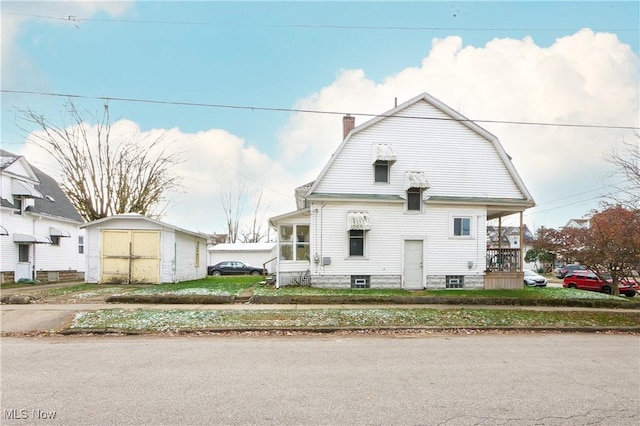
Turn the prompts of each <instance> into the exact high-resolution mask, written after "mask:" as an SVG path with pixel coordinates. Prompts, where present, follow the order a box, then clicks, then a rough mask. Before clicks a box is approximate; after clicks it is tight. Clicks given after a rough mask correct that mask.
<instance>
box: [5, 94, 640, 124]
mask: <svg viewBox="0 0 640 426" xmlns="http://www.w3.org/2000/svg"><path fill="white" fill-rule="evenodd" d="M1 92H2V93H15V94H23V95H39V96H54V97H64V98H73V99H93V100H101V101H106V102H110V101H115V102H133V103H147V104H158V105H178V106H191V107H202V108H223V109H238V110H248V111H272V112H297V113H304V114H325V115H340V116H344V115H348V114H349V115H354V116H360V117H395V118H405V119H415V120H433V121H457V122H467V123H491V124H515V125H522V126H545V127H573V128H590V129H618V130H639V129H640V127H638V126H612V125H603V124H572V123H544V122H535V121H508V120H471V119H466V118H464V119H457V118H444V117H421V116H411V115H387V114H371V113H364V112H355V113H354V112H344V111H321V110H313V109H300V108H276V107H259V106H251V105H229V104H212V103H201V102H186V101H166V100H159V99H141V98H123V97H110V96H87V95H77V94H70V93H51V92H34V91H29V90H7V89H2V90H1Z"/></svg>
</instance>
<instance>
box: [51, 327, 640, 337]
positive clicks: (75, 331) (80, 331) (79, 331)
mask: <svg viewBox="0 0 640 426" xmlns="http://www.w3.org/2000/svg"><path fill="white" fill-rule="evenodd" d="M381 331H387V332H396V331H397V332H451V331H457V332H484V331H500V332H518V333H524V332H530V333H541V332H554V333H606V332H615V333H632V334H640V327H499V326H496V327H447V326H437V327H430V326H417V327H416V326H406V327H394V326H381V327H230V328H215V327H214V328H177V329H168V330H149V331H144V330H129V329H120V328H100V329H89V328H66V329H64V330H60V331H59V332H58V334H62V335H65V336H68V335H86V334H93V335H95V334H98V335H107V334H120V335H133V336H140V335H154V334H164V333H172V334H199V333H216V334H231V333H250V332H280V333H317V334H332V333H338V332H353V333H368V332H381Z"/></svg>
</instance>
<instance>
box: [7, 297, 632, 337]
mask: <svg viewBox="0 0 640 426" xmlns="http://www.w3.org/2000/svg"><path fill="white" fill-rule="evenodd" d="M100 309H125V310H135V309H157V310H170V309H180V310H219V311H224V310H309V309H439V310H445V309H498V310H532V311H567V312H570V311H597V312H625V313H631V312H639V311H640V310H635V309H601V308H569V307H546V306H508V305H499V306H497V305H444V304H434V305H424V304H418V305H409V304H407V305H397V304H366V305H363V304H358V305H348V304H343V305H307V304H290V305H287V304H279V305H263V304H249V303H243V304H238V303H236V304H219V305H213V304H206V305H187V304H130V303H129V304H123V303H120V304H116V303H85V304H60V305H57V304H38V303H33V304H27V305H0V313H1V317H0V332H2V333H28V332H58V331H61V330H64V329H65V328H66V327H67V326H68V325H69V323H70V322H71V320H72V319H73V317H74V316H75V314H76V313H78V312H86V311H97V310H100Z"/></svg>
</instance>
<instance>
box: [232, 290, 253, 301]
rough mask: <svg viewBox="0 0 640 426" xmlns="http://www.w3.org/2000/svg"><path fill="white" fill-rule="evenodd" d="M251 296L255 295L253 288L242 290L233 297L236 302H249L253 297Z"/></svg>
mask: <svg viewBox="0 0 640 426" xmlns="http://www.w3.org/2000/svg"><path fill="white" fill-rule="evenodd" d="M251 296H253V292H252V291H251V290H247V291H241V292H240V294H238V295H237V296H236V297H235V298H234V299H233V301H234V302H235V303H249V300H250V299H251Z"/></svg>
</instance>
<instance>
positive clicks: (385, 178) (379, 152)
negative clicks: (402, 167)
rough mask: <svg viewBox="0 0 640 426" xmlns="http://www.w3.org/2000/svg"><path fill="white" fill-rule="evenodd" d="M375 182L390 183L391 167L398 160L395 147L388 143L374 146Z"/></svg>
mask: <svg viewBox="0 0 640 426" xmlns="http://www.w3.org/2000/svg"><path fill="white" fill-rule="evenodd" d="M372 157H373V158H372V160H373V181H374V182H375V183H389V182H390V179H389V174H390V169H391V165H392V164H393V163H395V162H396V160H397V159H398V158H397V157H396V153H395V152H394V151H393V147H392V146H391V145H389V144H387V143H377V144H374V145H373V152H372Z"/></svg>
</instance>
